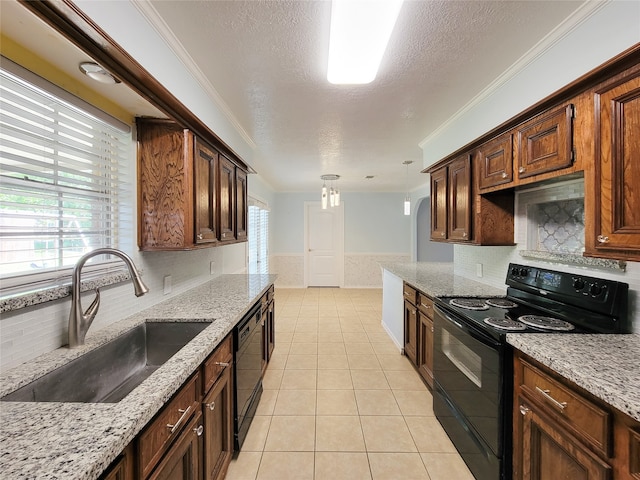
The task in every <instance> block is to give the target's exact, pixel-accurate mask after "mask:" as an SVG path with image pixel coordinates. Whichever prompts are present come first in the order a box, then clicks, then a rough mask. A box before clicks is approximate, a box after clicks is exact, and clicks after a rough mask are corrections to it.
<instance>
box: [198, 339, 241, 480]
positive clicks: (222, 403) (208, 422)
mask: <svg viewBox="0 0 640 480" xmlns="http://www.w3.org/2000/svg"><path fill="white" fill-rule="evenodd" d="M232 373H233V339H232V337H231V335H229V336H227V338H226V340H224V341H223V342H222V343H221V344H220V345H218V347H217V348H216V349H215V351H214V352H213V353H212V354H211V355H209V357H208V358H207V359H206V360H205V361H204V363H203V365H202V376H203V382H202V383H203V400H202V415H203V421H202V424H203V427H204V434H203V450H202V463H203V477H204V479H205V480H222V479H223V478H224V477H225V475H226V472H227V469H228V468H229V462H230V461H231V456H232V455H233V415H234V413H233V383H232V381H233V380H232V379H233V374H232Z"/></svg>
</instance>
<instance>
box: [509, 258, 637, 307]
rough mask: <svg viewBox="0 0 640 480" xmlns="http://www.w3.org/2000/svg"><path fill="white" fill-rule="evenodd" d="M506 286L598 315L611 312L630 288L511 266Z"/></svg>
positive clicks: (578, 276)
mask: <svg viewBox="0 0 640 480" xmlns="http://www.w3.org/2000/svg"><path fill="white" fill-rule="evenodd" d="M506 283H507V285H509V286H510V287H513V288H517V289H520V290H524V291H527V292H529V293H533V294H535V295H540V296H542V297H546V298H549V299H554V300H556V301H561V302H566V303H570V304H573V305H576V306H580V307H582V308H586V309H590V310H593V311H600V312H603V313H604V312H612V311H613V310H616V309H617V306H616V304H617V303H620V301H621V300H623V299H626V298H627V291H628V289H629V285H628V284H626V283H622V282H616V281H614V280H607V279H603V278H595V277H588V276H586V275H579V274H572V273H567V272H558V271H554V270H546V269H544V268H538V267H533V266H530V265H517V264H514V263H512V264H510V265H509V270H508V271H507V280H506Z"/></svg>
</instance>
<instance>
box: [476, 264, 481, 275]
mask: <svg viewBox="0 0 640 480" xmlns="http://www.w3.org/2000/svg"><path fill="white" fill-rule="evenodd" d="M476 277H479V278H482V264H481V263H476Z"/></svg>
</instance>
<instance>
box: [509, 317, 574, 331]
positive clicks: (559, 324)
mask: <svg viewBox="0 0 640 480" xmlns="http://www.w3.org/2000/svg"><path fill="white" fill-rule="evenodd" d="M518 321H520V322H522V323H524V324H525V325H529V326H531V327H536V328H542V329H544V330H558V331H569V330H573V329H574V328H575V327H574V326H573V325H571V324H570V323H569V322H565V321H564V320H559V319H557V318H552V317H543V316H541V315H522V316H521V317H518Z"/></svg>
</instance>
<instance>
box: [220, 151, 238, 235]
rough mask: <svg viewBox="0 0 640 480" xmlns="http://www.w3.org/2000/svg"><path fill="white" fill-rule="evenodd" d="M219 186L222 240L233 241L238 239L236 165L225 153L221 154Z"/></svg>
mask: <svg viewBox="0 0 640 480" xmlns="http://www.w3.org/2000/svg"><path fill="white" fill-rule="evenodd" d="M218 165H219V179H218V182H219V183H218V186H219V191H220V197H219V198H220V205H219V212H218V215H219V218H220V233H219V234H220V240H221V241H223V242H224V241H227V242H228V241H232V240H235V239H236V235H235V230H236V225H235V223H236V214H235V208H236V166H235V165H234V164H233V162H231V160H229V159H228V158H225V157H224V156H223V155H220V159H219V162H218Z"/></svg>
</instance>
